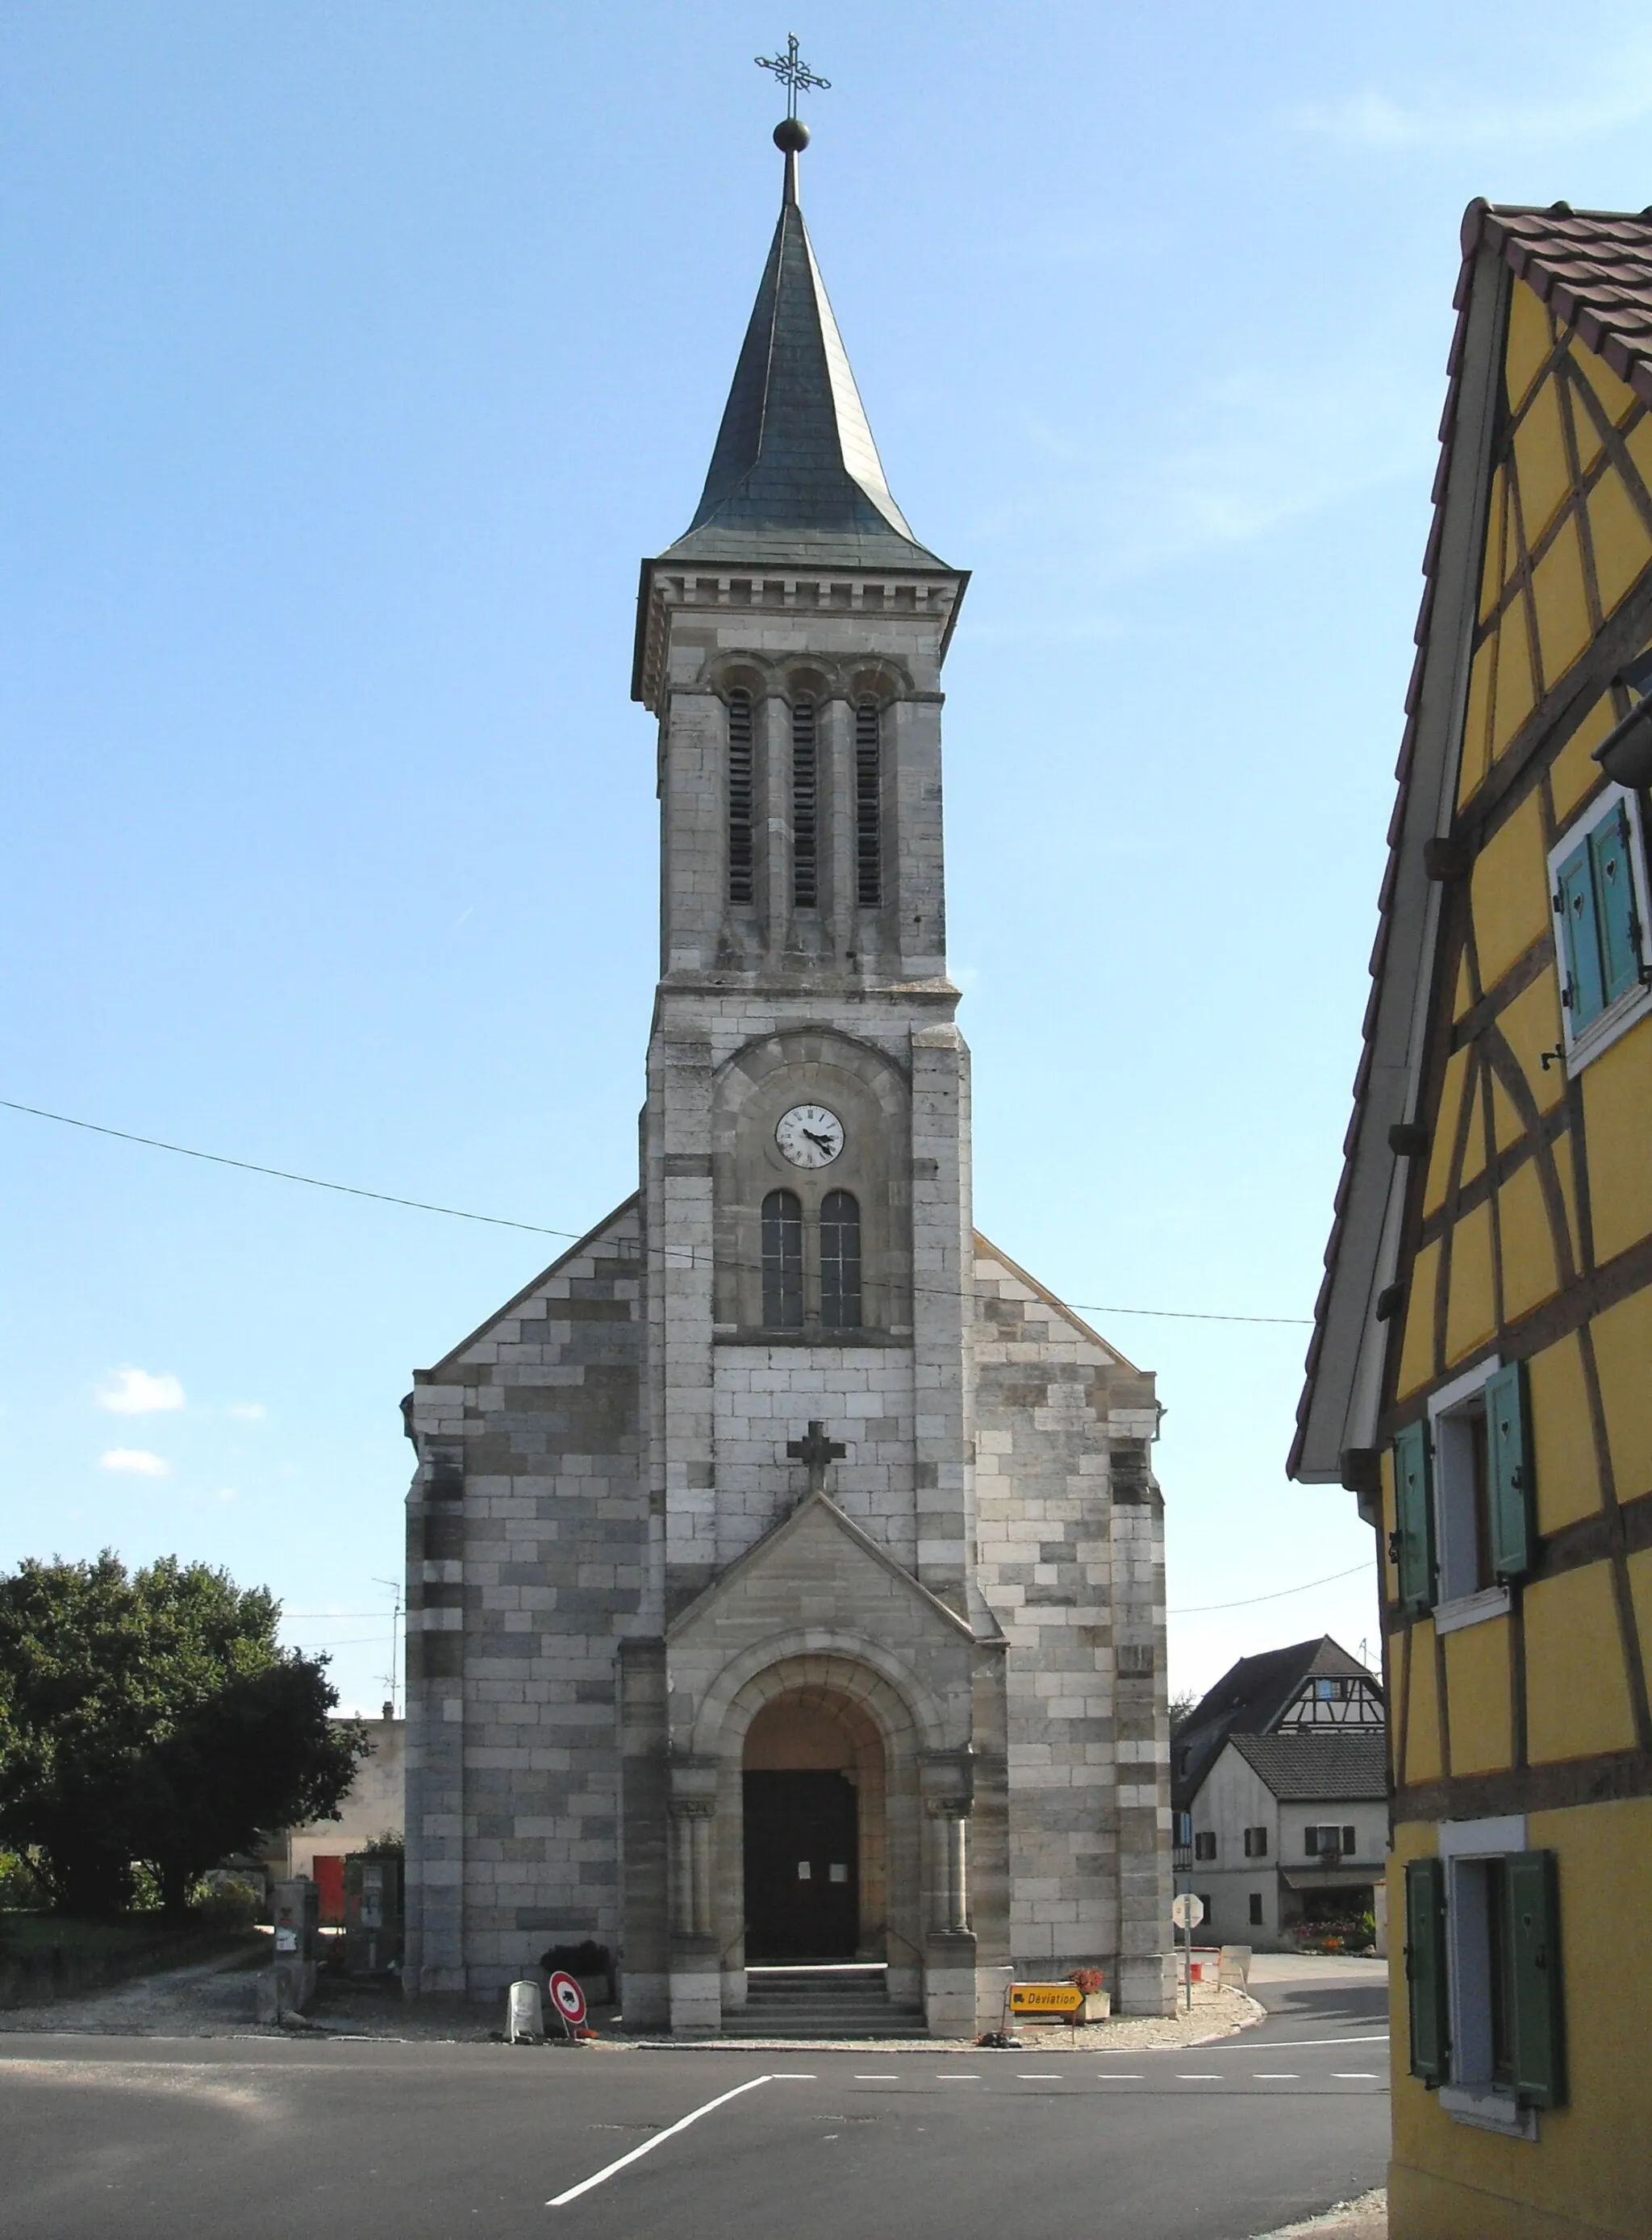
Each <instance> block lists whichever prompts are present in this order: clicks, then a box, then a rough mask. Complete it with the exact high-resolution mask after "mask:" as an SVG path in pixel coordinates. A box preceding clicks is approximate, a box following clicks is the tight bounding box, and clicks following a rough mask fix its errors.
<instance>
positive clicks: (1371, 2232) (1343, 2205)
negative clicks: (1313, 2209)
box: [1259, 2186, 1389, 2240]
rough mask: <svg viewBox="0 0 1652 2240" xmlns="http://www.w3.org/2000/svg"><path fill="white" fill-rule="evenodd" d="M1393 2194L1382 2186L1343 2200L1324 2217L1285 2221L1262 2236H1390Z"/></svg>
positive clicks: (1309, 2239) (1343, 2239)
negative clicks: (1297, 2222)
mask: <svg viewBox="0 0 1652 2240" xmlns="http://www.w3.org/2000/svg"><path fill="white" fill-rule="evenodd" d="M1388 2231H1389V2197H1388V2193H1387V2190H1386V2189H1385V2188H1383V2187H1382V2186H1379V2187H1378V2188H1377V2190H1376V2192H1375V2193H1362V2194H1361V2196H1360V2197H1359V2199H1358V2200H1357V2201H1339V2202H1337V2203H1336V2204H1335V2205H1334V2207H1332V2208H1330V2209H1328V2210H1326V2211H1325V2213H1324V2215H1323V2216H1322V2217H1309V2219H1308V2221H1307V2222H1306V2223H1303V2224H1281V2225H1278V2226H1276V2228H1275V2230H1273V2231H1271V2232H1264V2233H1262V2234H1261V2235H1259V2240H1388Z"/></svg>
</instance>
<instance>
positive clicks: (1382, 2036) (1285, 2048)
mask: <svg viewBox="0 0 1652 2240" xmlns="http://www.w3.org/2000/svg"><path fill="white" fill-rule="evenodd" d="M1388 2042H1389V2034H1388V2032H1387V2031H1386V2030H1370V2031H1368V2032H1367V2034H1366V2035H1365V2036H1364V2037H1276V2038H1270V2039H1269V2044H1270V2045H1271V2046H1272V2048H1273V2050H1274V2051H1275V2052H1276V2053H1300V2052H1301V2051H1302V2048H1303V2047H1304V2046H1309V2045H1386V2044H1387V2043H1388ZM1228 2050H1229V2048H1228V2047H1226V2046H1222V2045H1211V2046H1207V2047H1206V2048H1205V2051H1206V2052H1207V2053H1226V2052H1227V2051H1228ZM1232 2050H1233V2051H1234V2052H1235V2053H1238V2052H1241V2051H1249V2048H1242V2047H1239V2046H1235V2047H1234V2048H1233V2049H1232Z"/></svg>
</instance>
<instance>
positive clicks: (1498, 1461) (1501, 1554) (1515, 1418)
mask: <svg viewBox="0 0 1652 2240" xmlns="http://www.w3.org/2000/svg"><path fill="white" fill-rule="evenodd" d="M1486 1444H1487V1448H1488V1460H1489V1464H1490V1474H1491V1568H1492V1572H1493V1574H1494V1576H1495V1577H1497V1578H1499V1579H1513V1578H1516V1577H1519V1575H1520V1573H1521V1572H1522V1571H1529V1570H1530V1569H1531V1556H1532V1540H1533V1537H1534V1535H1535V1530H1536V1525H1535V1514H1534V1512H1535V1503H1534V1498H1533V1497H1534V1495H1535V1491H1536V1489H1535V1486H1534V1484H1533V1483H1532V1464H1531V1451H1532V1440H1531V1403H1530V1398H1529V1384H1528V1383H1527V1377H1526V1364H1525V1363H1524V1362H1523V1361H1511V1362H1510V1363H1509V1366H1508V1368H1507V1369H1500V1370H1498V1371H1497V1374H1496V1375H1495V1377H1490V1378H1489V1379H1488V1380H1487V1383H1486Z"/></svg>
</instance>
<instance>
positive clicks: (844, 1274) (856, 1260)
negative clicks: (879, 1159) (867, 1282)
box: [820, 1190, 861, 1330]
mask: <svg viewBox="0 0 1652 2240" xmlns="http://www.w3.org/2000/svg"><path fill="white" fill-rule="evenodd" d="M820 1319H821V1323H822V1326H823V1328H824V1329H826V1330H858V1329H859V1328H860V1326H861V1210H860V1207H859V1205H858V1204H857V1203H856V1200H855V1198H854V1197H852V1196H851V1194H850V1193H849V1191H848V1190H828V1192H827V1193H826V1197H825V1198H824V1200H823V1203H822V1205H821V1209H820Z"/></svg>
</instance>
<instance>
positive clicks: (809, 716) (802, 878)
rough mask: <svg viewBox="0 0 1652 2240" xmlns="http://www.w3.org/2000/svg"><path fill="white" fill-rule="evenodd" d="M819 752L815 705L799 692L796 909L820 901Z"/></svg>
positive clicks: (794, 731) (794, 725)
mask: <svg viewBox="0 0 1652 2240" xmlns="http://www.w3.org/2000/svg"><path fill="white" fill-rule="evenodd" d="M819 769H820V760H819V750H818V744H817V740H816V711H815V703H814V701H813V700H812V699H811V698H810V697H809V695H808V694H807V693H800V694H799V695H798V697H797V698H796V700H794V701H793V702H792V706H791V898H792V903H793V905H794V907H795V908H796V909H797V910H813V909H814V908H815V907H816V904H817V903H818V902H819V900H820V876H819V862H820V857H819V837H820V813H819V812H820V783H819Z"/></svg>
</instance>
